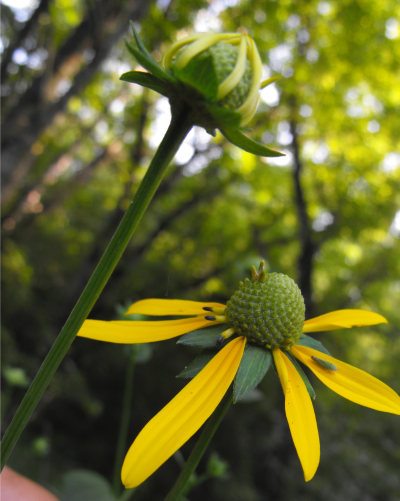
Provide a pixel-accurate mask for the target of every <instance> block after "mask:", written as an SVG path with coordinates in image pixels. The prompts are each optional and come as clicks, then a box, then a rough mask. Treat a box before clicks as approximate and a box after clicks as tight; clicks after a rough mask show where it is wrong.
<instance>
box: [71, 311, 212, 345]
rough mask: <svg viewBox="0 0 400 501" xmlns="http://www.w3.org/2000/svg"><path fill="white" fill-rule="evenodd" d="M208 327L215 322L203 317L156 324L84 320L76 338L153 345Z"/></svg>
mask: <svg viewBox="0 0 400 501" xmlns="http://www.w3.org/2000/svg"><path fill="white" fill-rule="evenodd" d="M209 325H215V322H213V321H212V320H206V319H205V318H204V317H197V318H182V319H180V320H161V321H158V322H152V321H138V322H135V321H133V322H130V321H128V320H120V321H111V322H105V321H102V320H85V322H84V323H83V325H82V327H81V329H80V331H79V332H78V336H80V337H87V338H90V339H96V340H97V341H106V342H108V343H122V344H136V343H154V342H155V341H163V340H164V339H170V338H172V337H176V336H181V335H182V334H186V333H187V332H191V331H194V330H196V329H201V328H203V327H208V326H209Z"/></svg>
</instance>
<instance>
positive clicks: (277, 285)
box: [226, 272, 305, 349]
mask: <svg viewBox="0 0 400 501" xmlns="http://www.w3.org/2000/svg"><path fill="white" fill-rule="evenodd" d="M304 314H305V306H304V300H303V296H302V295H301V292H300V289H299V288H298V287H297V285H296V283H295V282H294V281H293V280H292V279H291V278H289V277H288V276H286V275H282V274H281V273H269V274H265V272H263V273H262V274H261V275H260V276H258V277H256V278H255V279H254V280H252V281H249V280H246V281H245V283H244V284H243V283H241V285H240V288H239V290H238V291H236V292H235V293H234V294H233V296H232V297H231V299H230V300H229V301H228V303H227V308H226V316H227V319H228V323H229V325H230V327H232V328H233V329H234V330H235V332H236V333H237V334H238V335H242V336H245V337H246V338H247V339H248V341H249V342H250V343H254V344H257V345H259V346H263V347H265V348H268V349H273V348H278V347H279V348H283V349H288V348H290V346H292V345H293V344H295V343H296V342H297V341H298V340H299V337H300V334H301V331H302V328H303V324H304Z"/></svg>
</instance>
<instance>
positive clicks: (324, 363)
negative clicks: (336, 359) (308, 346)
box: [311, 356, 338, 372]
mask: <svg viewBox="0 0 400 501" xmlns="http://www.w3.org/2000/svg"><path fill="white" fill-rule="evenodd" d="M311 358H312V359H313V360H314V361H315V362H317V364H319V365H320V366H321V367H323V368H324V369H326V370H328V371H333V372H336V371H337V370H338V368H337V367H336V365H333V364H331V363H330V362H327V361H326V360H323V359H322V358H317V357H313V356H311Z"/></svg>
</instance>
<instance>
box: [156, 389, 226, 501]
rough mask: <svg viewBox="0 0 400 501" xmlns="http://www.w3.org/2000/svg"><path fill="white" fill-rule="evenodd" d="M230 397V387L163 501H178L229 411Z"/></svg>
mask: <svg viewBox="0 0 400 501" xmlns="http://www.w3.org/2000/svg"><path fill="white" fill-rule="evenodd" d="M232 395H233V393H232V386H231V387H230V388H229V390H228V391H227V392H226V394H225V396H224V398H223V399H222V400H221V403H220V404H219V406H218V407H217V408H216V409H215V411H214V412H213V414H212V415H211V417H210V418H209V420H208V421H207V423H206V425H205V427H204V430H203V431H202V433H201V435H200V438H199V440H198V441H197V443H196V445H195V446H194V449H193V451H192V453H191V454H190V456H189V459H188V460H187V462H186V464H185V467H184V468H183V470H182V471H181V473H180V475H179V477H178V478H177V480H176V482H175V484H174V486H173V487H172V489H171V490H170V492H169V494H168V495H167V497H166V498H165V500H164V501H178V500H179V499H180V498H181V496H182V494H183V493H184V491H185V487H186V485H187V483H188V481H189V479H190V477H191V475H192V474H193V472H194V470H195V469H196V467H197V465H198V464H199V461H200V459H201V458H202V457H203V454H204V453H205V452H206V450H207V447H208V444H209V443H210V441H211V439H212V437H213V436H214V433H215V432H216V431H217V428H218V426H219V424H220V423H221V421H222V418H223V417H224V416H225V414H226V411H227V410H228V409H229V406H230V405H231V403H232Z"/></svg>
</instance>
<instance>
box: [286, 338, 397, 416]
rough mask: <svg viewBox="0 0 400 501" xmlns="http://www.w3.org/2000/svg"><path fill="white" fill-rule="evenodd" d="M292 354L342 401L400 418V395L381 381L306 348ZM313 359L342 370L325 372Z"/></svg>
mask: <svg viewBox="0 0 400 501" xmlns="http://www.w3.org/2000/svg"><path fill="white" fill-rule="evenodd" d="M290 351H291V352H292V353H293V355H294V356H295V357H296V358H298V359H299V360H300V362H303V364H305V365H307V367H309V368H310V369H311V370H312V371H313V372H314V374H315V375H316V376H317V377H318V378H319V379H320V380H321V381H322V382H323V383H324V384H325V385H326V386H327V387H328V388H330V389H331V390H333V391H334V392H336V393H338V394H339V395H341V396H342V397H344V398H347V399H348V400H351V401H352V402H355V403H356V404H360V405H364V406H365V407H370V408H371V409H375V410H377V411H382V412H390V413H392V414H400V397H399V395H398V394H397V393H396V392H395V391H393V390H392V389H391V388H389V386H387V385H386V384H385V383H382V381H379V379H376V378H375V377H373V376H371V375H369V374H368V373H366V372H364V371H362V370H360V369H357V368H356V367H353V366H352V365H349V364H345V363H344V362H341V361H340V360H337V359H336V358H333V357H330V356H329V355H325V353H321V352H320V351H317V350H313V349H312V348H308V347H306V346H299V345H294V346H292V347H291V349H290ZM312 356H314V357H317V358H320V359H322V360H326V361H327V362H330V363H332V364H333V365H335V366H336V367H337V369H338V370H337V371H330V370H327V369H324V368H323V367H322V366H321V365H320V364H318V363H317V362H316V361H315V360H313V359H312V358H311V357H312Z"/></svg>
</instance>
